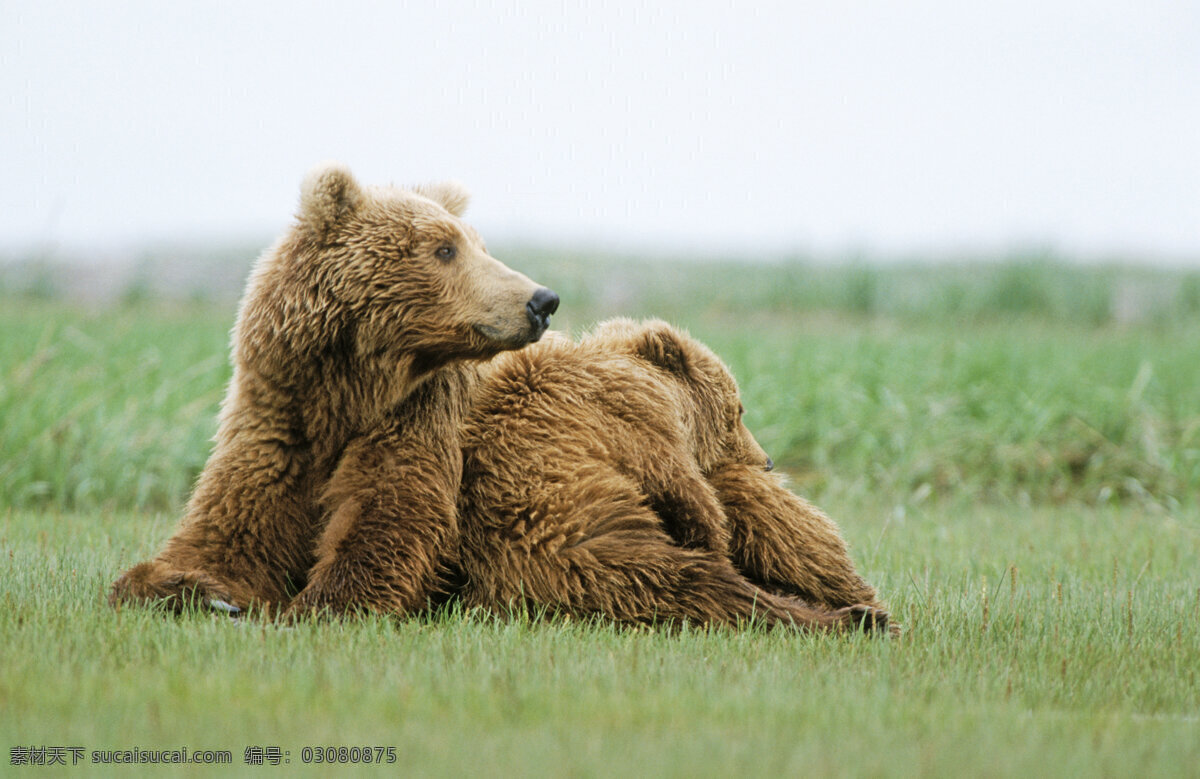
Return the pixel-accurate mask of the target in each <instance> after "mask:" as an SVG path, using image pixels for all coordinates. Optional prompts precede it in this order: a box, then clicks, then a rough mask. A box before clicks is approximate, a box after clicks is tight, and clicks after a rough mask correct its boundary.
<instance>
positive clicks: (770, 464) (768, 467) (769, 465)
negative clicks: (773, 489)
mask: <svg viewBox="0 0 1200 779" xmlns="http://www.w3.org/2000/svg"><path fill="white" fill-rule="evenodd" d="M763 470H764V471H773V470H775V461H774V460H772V459H771V458H770V457H768V458H767V464H766V465H764V466H763Z"/></svg>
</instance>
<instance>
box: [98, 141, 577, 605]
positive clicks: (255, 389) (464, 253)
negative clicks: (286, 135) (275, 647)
mask: <svg viewBox="0 0 1200 779" xmlns="http://www.w3.org/2000/svg"><path fill="white" fill-rule="evenodd" d="M466 204H467V195H466V193H465V192H464V191H463V190H462V189H461V188H460V187H458V186H457V185H453V184H441V185H434V186H429V187H419V188H415V189H412V190H405V189H398V188H394V187H378V188H366V187H362V186H360V185H359V184H358V183H357V182H356V181H355V179H354V178H353V177H352V176H351V174H350V173H349V172H348V171H347V170H345V169H344V168H341V167H339V166H336V165H328V166H322V167H319V168H318V169H316V170H314V171H313V172H312V173H310V174H309V176H308V177H307V178H306V179H305V181H304V183H303V185H302V193H301V198H300V209H299V214H298V216H297V220H296V223H295V224H294V225H293V226H292V227H291V229H290V230H289V231H288V232H287V233H286V234H285V235H284V236H283V237H282V238H281V239H280V240H279V241H278V243H276V244H275V246H273V247H272V248H270V249H269V250H267V251H266V253H265V254H263V255H262V257H260V258H259V260H258V262H257V265H256V267H255V269H254V271H253V273H252V274H251V277H250V280H249V283H248V286H247V289H246V293H245V296H244V298H243V300H242V303H241V307H240V310H239V312H238V317H237V323H236V326H235V328H234V332H233V355H232V357H233V366H234V370H233V377H232V379H231V381H230V384H229V388H228V392H227V394H226V396H225V400H224V402H223V404H222V409H221V416H220V424H219V429H218V432H217V436H216V445H215V448H214V450H213V452H212V455H211V457H210V458H209V460H208V463H207V464H206V465H205V467H204V470H203V472H202V473H201V475H200V478H199V480H198V482H197V484H196V488H195V491H194V493H193V495H192V497H191V500H190V502H189V503H188V506H187V511H186V516H185V517H184V519H183V521H182V523H181V525H180V526H179V528H178V530H177V531H176V533H175V534H174V536H172V537H171V538H170V539H169V540H168V541H167V543H166V545H165V546H164V547H163V549H162V551H161V552H160V553H159V554H158V556H157V557H155V558H154V559H153V560H150V561H148V562H145V563H141V564H140V565H136V566H134V567H133V568H132V569H130V570H129V571H127V572H126V573H125V574H124V575H122V576H121V577H120V578H119V579H118V580H117V581H116V583H115V584H114V585H113V587H112V592H111V595H110V600H111V601H112V602H114V603H118V602H124V601H146V600H158V599H165V600H166V601H167V603H168V604H170V605H171V606H172V607H174V608H176V609H178V608H181V607H182V606H183V605H184V604H185V603H188V602H196V603H199V604H211V605H213V606H215V607H218V608H222V609H225V610H232V611H236V610H240V609H246V608H248V607H257V608H261V609H262V610H264V611H266V612H268V613H270V612H273V611H278V610H279V609H280V608H281V607H282V606H284V605H286V604H287V603H288V602H289V601H290V600H291V601H292V606H291V608H292V609H294V610H296V611H308V610H313V609H328V610H330V611H333V612H341V611H345V610H346V609H349V608H352V607H353V608H358V607H371V608H375V609H379V610H383V611H395V612H399V611H406V610H409V609H411V608H414V607H417V606H422V605H424V604H425V601H426V598H427V595H428V592H429V590H430V588H431V587H432V585H433V581H434V578H435V575H436V573H437V560H438V558H439V556H440V554H441V551H442V548H443V546H444V545H445V544H447V543H449V542H451V539H453V538H454V536H453V533H454V526H455V501H456V499H457V496H458V487H459V476H460V473H461V454H460V449H459V441H458V433H459V430H460V427H461V425H462V421H463V418H464V414H465V411H466V408H467V404H468V399H469V395H470V391H471V387H472V385H473V383H474V382H475V381H476V377H475V367H474V364H475V363H474V362H472V361H482V360H486V359H488V358H490V357H492V356H494V355H496V354H497V353H499V352H502V351H504V350H509V349H519V348H521V347H523V346H525V345H526V344H528V343H531V342H534V341H537V340H538V338H539V337H541V335H542V334H543V333H544V332H545V330H546V327H547V324H548V320H549V317H550V315H551V314H553V313H554V311H555V309H556V308H557V306H558V297H557V296H556V295H555V294H554V293H553V292H551V291H550V290H548V289H546V288H544V287H540V286H539V285H537V284H535V283H534V282H532V281H530V280H529V279H528V278H526V277H525V276H523V275H521V274H520V273H517V272H515V271H512V270H510V269H508V268H507V267H505V266H504V265H502V264H501V263H500V262H499V261H497V260H496V259H494V258H492V257H491V256H490V255H489V254H488V252H487V250H486V248H485V247H484V244H483V242H482V241H481V239H480V237H479V235H478V234H477V233H476V232H475V231H474V230H473V229H472V228H470V227H469V226H467V225H466V224H465V223H464V222H463V221H462V220H461V219H460V217H461V215H462V213H463V210H464V208H465V207H466ZM293 597H294V600H292V599H293Z"/></svg>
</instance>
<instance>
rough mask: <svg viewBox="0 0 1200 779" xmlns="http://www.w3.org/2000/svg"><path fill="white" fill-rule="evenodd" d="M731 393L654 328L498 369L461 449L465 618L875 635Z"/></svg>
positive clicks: (836, 549)
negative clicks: (760, 626)
mask: <svg viewBox="0 0 1200 779" xmlns="http://www.w3.org/2000/svg"><path fill="white" fill-rule="evenodd" d="M741 413H742V408H741V404H740V402H739V399H738V390H737V385H736V384H735V382H734V379H733V377H732V375H731V374H730V372H729V370H728V369H727V368H726V367H725V365H724V364H723V363H722V362H721V361H720V359H718V358H717V357H716V355H714V354H713V353H712V352H711V351H710V350H709V349H708V348H707V347H705V346H703V345H702V344H700V343H699V342H697V341H695V340H694V339H692V338H690V337H689V336H687V335H686V334H684V333H682V332H680V331H678V330H676V329H674V328H672V327H670V326H669V325H667V324H666V323H663V322H648V323H645V324H638V323H635V322H632V321H629V320H613V321H611V322H608V323H605V324H604V325H602V326H601V327H600V328H599V329H597V330H596V331H595V332H594V333H593V334H592V335H591V336H589V337H587V338H585V339H583V340H582V341H581V342H580V343H574V342H572V341H570V340H568V339H566V338H563V337H554V338H548V339H546V341H543V343H542V344H540V345H539V346H537V347H535V348H531V349H527V350H524V351H521V352H513V353H509V354H506V355H502V356H500V357H498V358H497V359H496V360H494V361H493V362H492V364H491V367H490V370H489V373H488V377H487V378H486V380H485V381H484V382H483V384H482V385H481V386H480V387H479V389H478V391H477V394H476V397H475V401H474V405H473V409H472V411H471V413H470V416H469V419H468V422H467V425H466V429H465V432H464V434H463V437H462V443H463V463H464V465H463V481H462V489H461V494H460V496H459V500H458V508H459V531H460V533H461V536H462V540H461V545H460V550H461V558H460V560H459V565H460V567H461V570H462V573H463V581H464V584H463V587H462V591H461V593H462V596H463V598H464V600H465V601H466V603H467V604H468V605H472V606H481V607H484V608H488V609H498V610H504V609H505V608H508V607H511V606H513V605H540V606H549V607H552V608H555V609H561V610H565V611H567V612H570V613H576V614H604V615H607V616H609V617H611V618H614V619H616V620H619V621H623V622H635V623H644V622H651V621H655V620H668V621H670V620H684V621H692V622H697V623H723V624H735V623H738V622H741V621H744V620H750V619H751V618H754V619H757V620H759V621H761V622H766V623H768V624H774V623H785V624H793V625H796V626H798V627H801V628H806V629H817V630H839V629H846V628H853V627H857V626H863V627H865V628H867V629H876V630H887V629H888V615H887V612H886V611H885V610H884V609H883V607H882V605H881V604H880V603H879V602H878V601H877V600H876V596H875V591H874V589H872V588H871V587H870V586H869V585H868V584H866V582H864V581H863V580H862V579H861V578H860V577H859V576H858V574H857V573H855V570H854V565H853V563H852V562H851V561H850V559H849V556H848V555H847V551H846V545H845V543H844V542H843V540H842V538H841V535H840V534H839V533H838V529H837V527H836V525H834V524H833V522H831V521H830V520H829V519H828V518H827V517H825V516H824V515H823V514H822V513H821V512H820V511H818V510H817V509H815V508H814V507H812V506H810V505H809V504H807V503H805V502H804V501H802V500H801V499H799V498H797V497H796V496H795V495H792V494H791V493H790V492H788V491H787V490H786V489H784V488H783V486H782V485H781V483H780V482H779V481H778V480H777V479H775V478H773V477H772V475H770V474H768V473H767V471H768V470H770V467H771V462H770V459H769V458H768V457H767V455H766V454H765V453H764V452H763V450H762V448H761V447H760V446H759V445H758V443H757V442H756V441H755V440H754V437H753V436H752V435H751V434H750V432H749V431H748V430H747V429H746V427H745V425H743V424H742V420H741Z"/></svg>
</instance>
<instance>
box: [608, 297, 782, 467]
mask: <svg viewBox="0 0 1200 779" xmlns="http://www.w3.org/2000/svg"><path fill="white" fill-rule="evenodd" d="M592 337H593V338H597V339H599V340H600V341H601V342H603V343H608V344H613V343H616V344H619V345H620V347H621V348H623V349H627V350H628V351H629V352H631V353H632V354H633V355H634V356H636V357H639V358H641V359H643V360H645V361H646V362H648V363H649V364H650V365H651V366H652V367H653V369H654V370H656V371H659V372H660V373H661V374H662V375H663V376H664V377H665V378H666V379H667V380H668V381H670V382H672V384H673V386H674V387H675V388H676V389H677V390H678V391H679V395H680V397H682V398H683V402H682V403H681V404H680V406H681V408H682V409H683V411H684V416H685V420H684V421H685V423H686V426H687V428H688V431H689V433H690V434H691V436H692V441H691V443H692V446H693V451H694V453H695V456H696V461H697V463H698V464H699V466H700V469H701V471H703V472H704V473H705V474H706V475H707V474H709V473H711V472H712V471H714V470H716V469H717V468H720V467H722V466H725V465H732V464H739V465H750V466H754V467H761V468H763V469H765V470H768V471H769V470H771V469H772V468H773V467H774V463H773V462H772V461H771V458H770V457H768V456H767V453H766V452H765V451H763V448H762V446H760V445H759V443H758V441H757V440H755V438H754V435H753V434H752V433H751V432H750V430H749V429H747V427H746V425H745V423H744V422H743V421H742V414H743V413H744V411H745V409H744V408H743V407H742V402H741V396H740V394H739V392H738V386H737V381H736V380H734V378H733V374H732V373H730V371H729V368H728V367H727V366H726V365H725V363H724V362H722V361H721V359H720V358H719V357H717V355H716V354H714V353H713V351H712V350H711V349H709V348H708V347H707V346H705V345H704V344H702V343H700V342H699V341H697V340H696V339H695V338H692V337H691V336H690V335H688V334H687V333H686V332H684V331H682V330H679V329H677V328H675V327H672V326H671V325H669V324H667V323H666V322H663V321H660V320H650V321H646V322H635V321H633V320H629V319H612V320H609V321H607V322H605V323H603V324H602V325H601V326H600V327H599V328H598V329H597V330H596V331H594V334H593V336H592Z"/></svg>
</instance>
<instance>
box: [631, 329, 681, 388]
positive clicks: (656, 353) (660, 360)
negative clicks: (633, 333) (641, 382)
mask: <svg viewBox="0 0 1200 779" xmlns="http://www.w3.org/2000/svg"><path fill="white" fill-rule="evenodd" d="M633 353H634V354H636V355H638V356H639V357H641V358H643V359H645V360H647V361H648V362H650V363H651V364H652V365H656V366H658V367H659V368H662V369H663V370H665V371H668V372H670V373H674V374H676V375H677V376H680V377H686V376H689V375H690V369H689V365H688V355H687V346H686V344H684V342H683V339H682V338H680V335H679V331H678V330H676V329H675V328H673V327H671V326H670V325H668V324H667V323H666V322H653V323H651V324H650V325H649V326H648V327H646V329H645V330H643V331H642V332H641V333H640V334H639V335H638V336H637V337H636V338H635V339H634V341H633Z"/></svg>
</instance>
